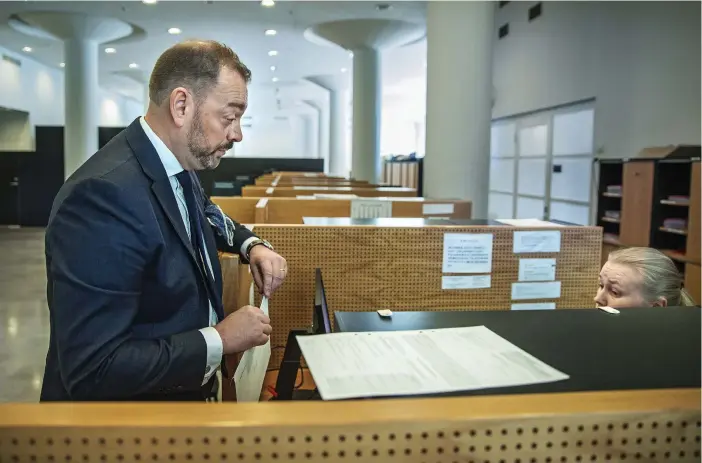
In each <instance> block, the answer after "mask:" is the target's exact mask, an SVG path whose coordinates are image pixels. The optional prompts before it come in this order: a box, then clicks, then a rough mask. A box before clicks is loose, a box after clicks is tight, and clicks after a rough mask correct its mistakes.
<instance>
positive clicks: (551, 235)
mask: <svg viewBox="0 0 702 463" xmlns="http://www.w3.org/2000/svg"><path fill="white" fill-rule="evenodd" d="M560 251H561V232H560V231H557V230H553V231H550V230H549V231H515V232H514V246H513V252H514V253H515V254H519V253H525V252H560Z"/></svg>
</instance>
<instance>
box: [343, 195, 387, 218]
mask: <svg viewBox="0 0 702 463" xmlns="http://www.w3.org/2000/svg"><path fill="white" fill-rule="evenodd" d="M387 217H392V201H388V200H384V199H380V200H378V199H366V198H355V199H352V200H351V218H352V219H379V218H387Z"/></svg>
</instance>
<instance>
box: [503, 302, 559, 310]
mask: <svg viewBox="0 0 702 463" xmlns="http://www.w3.org/2000/svg"><path fill="white" fill-rule="evenodd" d="M555 309H556V303H555V302H534V303H533V304H529V303H522V304H512V310H555Z"/></svg>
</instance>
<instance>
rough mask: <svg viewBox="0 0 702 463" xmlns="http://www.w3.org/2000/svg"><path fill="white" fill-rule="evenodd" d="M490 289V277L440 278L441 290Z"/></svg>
mask: <svg viewBox="0 0 702 463" xmlns="http://www.w3.org/2000/svg"><path fill="white" fill-rule="evenodd" d="M489 287H490V275H466V276H446V275H444V276H442V277H441V289H480V288H489Z"/></svg>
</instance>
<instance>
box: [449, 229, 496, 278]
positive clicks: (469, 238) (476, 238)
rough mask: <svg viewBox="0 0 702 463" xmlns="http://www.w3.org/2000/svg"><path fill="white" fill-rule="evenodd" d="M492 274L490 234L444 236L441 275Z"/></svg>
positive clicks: (452, 234)
mask: <svg viewBox="0 0 702 463" xmlns="http://www.w3.org/2000/svg"><path fill="white" fill-rule="evenodd" d="M490 272H492V233H487V234H474V233H446V234H444V260H443V273H490Z"/></svg>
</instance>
